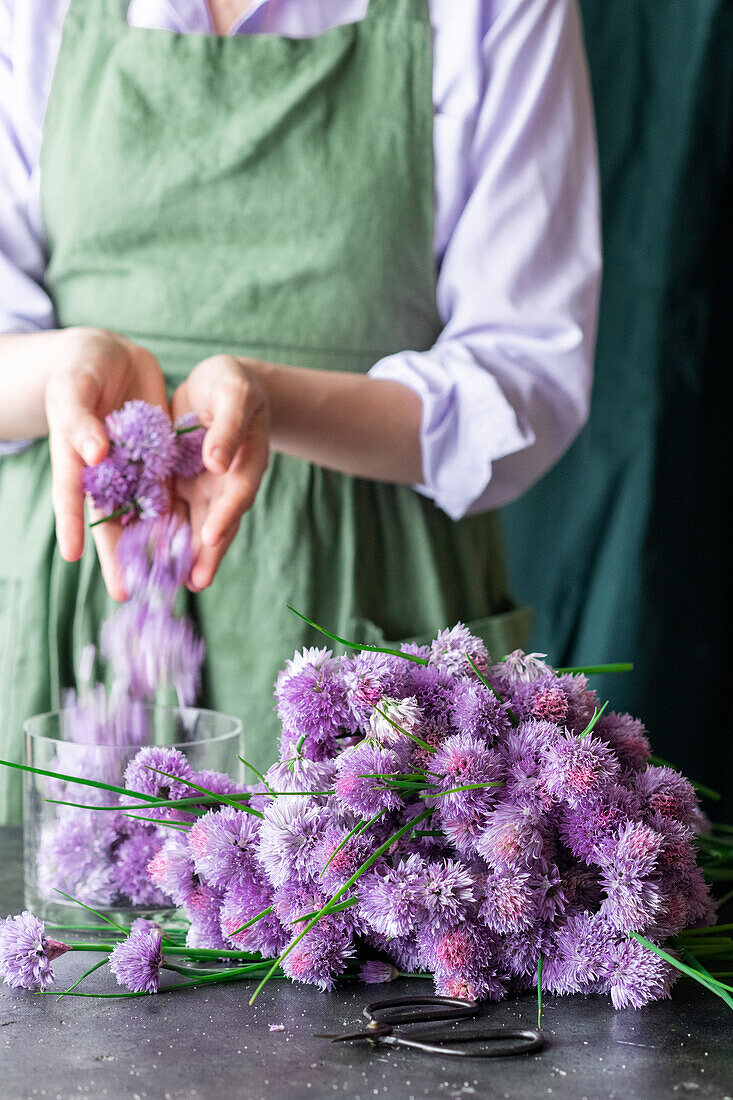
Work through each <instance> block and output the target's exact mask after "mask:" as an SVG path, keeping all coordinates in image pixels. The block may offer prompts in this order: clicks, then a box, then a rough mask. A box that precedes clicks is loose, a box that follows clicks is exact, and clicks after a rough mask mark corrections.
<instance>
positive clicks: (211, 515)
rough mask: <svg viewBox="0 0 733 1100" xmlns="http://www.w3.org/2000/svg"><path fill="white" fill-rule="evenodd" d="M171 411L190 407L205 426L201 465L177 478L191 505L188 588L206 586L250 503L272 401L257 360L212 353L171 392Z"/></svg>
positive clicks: (263, 457) (264, 457) (266, 446)
mask: <svg viewBox="0 0 733 1100" xmlns="http://www.w3.org/2000/svg"><path fill="white" fill-rule="evenodd" d="M172 409H173V417H174V419H176V420H177V419H178V417H179V416H183V415H184V413H188V412H194V413H196V415H197V416H198V418H199V420H200V422H201V423H202V424H203V425H204V427H206V428H207V429H208V430H207V432H206V436H205V438H204V445H203V459H204V465H205V467H206V469H205V470H204V471H203V473H201V474H199V475H198V477H194V478H186V479H184V478H178V479H177V481H176V491H177V494H178V496H179V497H180V498H181V499H182V500H183V501H185V503H186V504H187V505H188V510H189V517H190V520H191V526H192V529H193V548H194V552H195V555H196V557H195V560H194V565H193V569H192V571H191V578H190V581H189V588H190V589H191V591H192V592H199V591H200V590H201V589H202V588H206V587H207V586H208V585H210V584H211V582H212V580H213V578H214V575H215V573H216V571H217V569H218V568H219V565H220V564H221V561H222V558H223V557H224V555H225V553H226V552H227V550H228V549H229V546H230V545H231V542H232V540H233V538H234V536H235V535H236V533H237V530H238V528H239V521H240V519H241V518H242V516H243V515H244V513H245V512H246V511H248V509H249V508H251V507H252V505H253V503H254V500H255V497H256V495H257V490H258V489H259V486H260V482H261V481H262V477H263V474H264V473H265V470H266V469H267V463H268V459H269V454H270V404H269V399H268V395H267V391H266V389H265V387H264V386H263V384H262V383H261V381H260V380H259V378H258V374H257V371H256V370H255V368H254V365H253V364H252V363H250V361H249V360H246V359H238V358H235V357H233V356H231V355H214V356H212V358H210V359H204V360H203V362H201V363H199V364H198V366H196V367H195V368H194V369H193V371H192V372H191V374H190V375H189V377H188V378H187V379H186V381H185V382H183V383H182V384H181V385H180V386H179V387H178V389H177V390H176V392H175V393H174V395H173V401H172Z"/></svg>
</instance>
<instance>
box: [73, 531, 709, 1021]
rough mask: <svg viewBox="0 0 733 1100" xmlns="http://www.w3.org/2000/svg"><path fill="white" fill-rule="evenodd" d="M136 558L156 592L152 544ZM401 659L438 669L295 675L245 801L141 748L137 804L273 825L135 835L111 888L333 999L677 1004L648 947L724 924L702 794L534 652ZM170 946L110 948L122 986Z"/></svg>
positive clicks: (355, 663) (336, 668)
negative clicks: (348, 992)
mask: <svg viewBox="0 0 733 1100" xmlns="http://www.w3.org/2000/svg"><path fill="white" fill-rule="evenodd" d="M137 537H138V538H139V539H140V542H139V545H138V548H137V549H136V550H135V553H137V554H141V555H142V556H143V558H144V559H145V562H146V563H147V565H146V568H148V569H150V570H151V571H152V572H155V570H156V569H158V564H157V562H158V559H157V558H156V554H157V553H158V550H157V548H156V544H155V539H154V538H153V540H152V543H151V541H150V538H149V537H148V535H146V536H145V537H143V536H142V535H141V534H139V535H138V536H137ZM130 545H132V541H131V543H130ZM151 547H152V548H151ZM173 559H175V561H174V560H173ZM182 561H183V558H182V557H180V556H179V557H176V555H175V554H172V556H171V558H170V559H166V558H165V557H163V558H161V559H160V570H161V571H162V575H163V576H164V577H165V576H170V575H173V576H179V575H182V569H183V566H182V565H179V564H176V563H177V562H182ZM135 575H136V576H137V575H139V576H141V577H142V578H143V579H142V580H141V581H140V583H141V584H142V585H143V587H144V584H145V580H144V573H141V574H135ZM403 648H404V650H405V652H407V653H409V654H410V655H414V656H418V657H420V658H421V660H422V661H425V662H426V663H425V664H419V663H415V662H409V661H405V660H402V659H401V658H400V657H395V656H393V655H390V654H374V653H372V652H363V653H360V654H357V655H356V656H344V657H334V655H333V653H332V651H331V650H329V649H325V648H320V649H318V648H313V649H304V650H302V651H301V652H300V653H297V654H295V656H294V657H293V658H292V660H290V661H288V662H287V664H286V667H285V668H284V669H283V671H282V672H281V673H280V675H279V676H278V678H277V682H276V686H275V703H276V710H277V713H278V715H279V718H280V720H281V722H282V726H283V733H282V738H281V742H280V744H281V751H280V758H279V759H278V760H277V761H276V762H275V763H274V764H273V765H272V767H271V768H270V769H269V770H268V771H267V772H266V774H265V775H264V777H263V778H264V781H263V782H258V783H257V784H256V785H252V786H250V787H249V788H248V789H244V788H242V787H241V786H239V785H235V784H234V783H233V781H231V780H228V779H227V777H225V776H223V775H222V774H221V773H207V774H206V775H205V776H204V774H202V773H195V772H194V771H193V769H192V768H191V767H190V765H189V764H188V762H187V761H186V759H185V758H184V757H182V756H181V755H180V754H178V753H177V751H176V750H174V749H170V748H165V747H164V746H155V747H146V748H142V749H141V750H139V752H138V754H137V756H136V758H134V759H133V761H132V762H131V764H130V765H129V767H128V770H127V773H126V783H127V786H128V789H129V790H130V791H138V792H143V793H148V794H151V795H156V796H161V797H163V798H166V799H171V800H174V801H175V800H178V799H180V798H182V797H185V796H186V795H187V794H190V793H191V791H192V790H193V787H192V784H198V785H200V786H204V787H206V788H207V789H209V790H211V791H214V792H219V794H220V795H221V796H222V799H223V798H225V797H227V796H228V795H231V794H234V793H239V794H240V795H245V794H246V795H247V796H248V798H247V803H246V804H247V806H248V808H249V809H250V810H252V809H254V810H255V811H256V813H255V814H252V813H247V812H246V811H245V810H241V809H237V808H235V807H233V806H227V805H226V804H225V803H224V802H223V801H222V802H221V803H219V804H214V805H213V806H210V807H209V806H207V807H205V808H204V807H202V808H201V809H199V810H198V811H196V812H192V813H189V814H188V815H186V812H185V808H182V810H181V811H178V812H177V813H176V817H177V819H178V822H183V823H184V824H185V825H186V826H187V828H186V830H185V831H182V832H176V833H174V834H173V835H170V834H168V835H167V836H165V837H161V838H160V840H159V841H157V840H155V839H154V838H155V837H156V836H157V833H160V832H163V831H164V829H163V827H162V826H159V825H157V826H156V825H153V824H152V823H151V824H147V823H145V822H141V823H139V824H138V825H136V827H135V828H139V830H141V831H140V832H139V833H136V832H135V831H134V830H133V829H132V828H130V827H129V826H128V827H127V832H126V833H125V836H124V839H123V841H122V842H121V843H120V844H119V851H120V852H121V853H122V858H121V860H120V863H121V866H120V868H119V869H118V870H117V872H116V875H117V878H118V879H119V880H120V881H122V879H123V878H124V882H125V888H126V889H127V890H128V891H129V892H130V893H135V896H139V897H144V896H146V895H145V889H146V888H150V889H152V890H154V891H160V892H161V894H163V895H165V896H167V897H170V898H172V899H173V901H174V902H175V903H176V904H178V905H180V906H181V907H182V909H183V910H184V911H185V913H186V916H187V917H188V920H189V922H190V927H189V929H188V932H187V935H186V942H187V944H188V945H189V946H190V947H195V948H209V949H212V950H215V951H223V950H225V949H230V950H231V949H238V950H240V951H243V952H252V953H254V954H259V955H261V956H262V957H263V958H264V959H268V960H269V959H279V964H280V968H281V970H282V972H283V973H284V974H285V975H286V976H287V977H289V978H291V979H292V980H294V981H300V982H305V983H308V984H311V985H314V986H316V987H318V988H320V989H323V990H329V989H332V988H333V986H334V984H335V983H336V981H337V980H338V979H339V977H340V976H341V975H343V974H344V973H346V972H347V971H348V972H349V973H355V972H357V971H358V966H359V961H360V960H361V974H360V976H361V980H362V981H364V982H367V983H371V982H381V981H389V980H391V979H392V978H393V977H395V976H396V974H397V973H398V972H406V971H407V972H424V973H428V974H431V975H432V976H433V979H434V982H435V988H436V990H437V992H438V993H440V994H445V995H447V996H453V997H460V998H463V999H468V1000H499V999H501V998H502V997H505V996H507V995H508V994H509V993H512V992H516V991H520V990H527V989H530V988H532V986H533V985H536V983H537V980H538V977H537V976H538V966H539V962H540V960H542V969H541V982H542V988H543V989H544V990H547V991H551V992H553V993H557V994H571V993H602V994H605V995H607V996H609V997H610V999H611V1003H612V1004H613V1005H614V1006H615V1007H617V1008H621V1007H634V1008H637V1007H641V1006H642V1005H644V1004H648V1003H649V1002H651V1001H655V1000H658V999H660V998H663V997H666V996H668V995H669V990H670V988H671V985H672V983H673V980H674V977H675V973H676V972H675V970H674V967H673V966H672V965H671V963H669V962H668V961H667V960H665V959H664V958H661V957H660V956H658V955H657V954H655V952H654V951H653V950H651V949H650V948H649V947H646V946H644V944H642V943H641V942H640V941H639V940H638V939H637V938H636V937H637V936H641V937H643V938H644V939H645V940H646V941H647V942H648V943H650V944H652V946H653V947H654V946H656V945H660V948H661V945H663V944H665V942H666V941H667V939H668V938H669V937H672V936H676V935H677V934H678V933H680V932H682V931H684V930H685V929H689V928H702V927H704V926H706V925H709V924H711V923H713V921H714V918H715V912H714V905H713V902H712V899H711V896H710V893H709V890H708V887H707V885H706V883H705V880H704V878H703V875H702V872H701V870H700V868H699V866H698V861H697V851H696V842H697V841H696V830H697V831H699V830H701V829H702V830H703V831H704V827H705V826H704V818H703V817H702V815H701V812H700V809H699V806H698V802H697V798H696V795H695V791H694V789H693V788H692V786H691V784H690V783H689V782H688V781H687V780H686V779H685V778H684V777H683V776H681V775H679V774H678V773H676V772H674V771H673V770H671V769H670V768H666V767H657V766H652V765H650V764H649V762H648V761H649V744H648V740H647V737H646V733H645V731H644V728H643V726H642V725H641V723H640V722H638V721H637V720H636V719H634V718H632V717H630V716H629V715H623V714H615V713H614V712H610V711H605V712H604V713H603V715H602V716H601V717H600V718H598V714H599V712H600V711H601V708H602V704H603V702H604V700H601V699H599V698H598V696H597V694H596V693H595V691H593V689H592V688H591V687H590V686H589V684H588V681H587V678H586V677H585V676H584V675H581V674H573V673H563V674H562V675H557V674H556V673H555V672H554V670H553V669H552V668H551V666H550V665H549V664H548V663H547V662H546V660H545V658H544V657H543V655H541V654H524V653H523V652H521V651H515V652H514V653H512V654H510V655H509V657H508V658H507V659H506V660H505V661H502V662H492V660H491V658H490V656H489V654H488V653H487V652H486V650H485V646H484V644H483V642H481V640H480V639H478V638H474V637H472V636H471V635H470V634H469V633H468V631H467V629H466V627H465V626H463V625H462V624H458V626H456V627H455V628H453V630H449V631H443V632H441V633H440V634H439V635H438V637H437V638H436V639H435V641H434V642H433V643H432V644H431V645H427V646H418V645H409V646H405V647H403ZM469 658H470V659H469ZM476 670H478V673H477V671H476ZM594 715H595V716H596V719H597V720H596V723H595V726H594V728H593V729H592V730H590V731H589V730H588V726H589V724H590V723H591V722H592V721H593V718H594ZM154 769H157V770H154ZM161 772H167V773H169V775H170V776H171V777H172V778H168V777H167V776H164V775H161ZM189 809H190V807H189ZM173 813H174V808H172V807H162V808H160V809H157V810H155V809H153V808H151V809H150V810H146V809H145V807H144V806H143V807H142V808H141V810H140V815H142V816H144V815H145V814H149V815H150V817H153V816H155V817H160V818H163V819H164V820H165V819H167V820H170V819H171V815H172V814H173ZM174 821H175V818H174ZM118 826H119V822H116V821H113V822H112V823H111V833H112V834H114V831H115V829H116V828H117V827H118ZM75 829H76V830H77V831H74V830H72V829H70V830H69V832H68V848H69V851H68V856H67V857H65V858H67V859H68V862H69V863H73V858H74V857H73V852H74V850H75V849H76V848H77V846H78V844H79V840H78V837H79V832H78V826H77V825H75ZM107 843H108V840H107V838H100V844H107ZM155 843H159V845H160V846H159V847H158V848H157V850H154V844H155ZM147 844H150V846H151V851H152V856H151V858H150V860H149V862H148V864H147V868H146V872H147V883H143V882H142V880H141V878H140V864H141V861H142V855H143V852H144V850H145V846H146V845H147ZM81 866H86V864H84V861H83V859H80V860H79V867H81ZM93 878H94V876H90V881H91V880H92V879H93ZM105 888H106V883H105V880H104V876H102V877H100V878H99V880H98V881H97V882H96V885H95V889H98V890H99V891H100V893H103V892H104V889H105ZM109 888H110V889H112V890H113V891H114V890H116V889H117V886H115V884H114V882H113V883H112V884H111V885H110V886H109ZM137 891H139V893H137ZM143 933H144V935H145V936H146V937H147V939H143V938H142V937H143ZM156 935H157V933H156V930H155V929H152V930H151V929H149V928H147V929H141V931H140V938H138V939H136V940H134V941H133V938H132V937H130V939H129V940H127V941H124V944H118V945H117V946H116V947H115V952H116V953H117V956H118V957H122V958H124V959H125V960H126V962H125V964H124V965H123V964H118V963H116V964H115V965H116V966H117V970H116V971H115V972H116V973H117V974H118V977H119V976H120V975H121V974H122V975H123V978H122V980H123V982H124V984H127V985H128V987H129V988H137V989H155V988H157V983H158V982H159V980H160V979H159V975H160V965H162V962H161V955H160V950H159V948H160V941H159V940H157V939H156ZM125 945H127V946H125ZM130 945H132V946H130ZM664 950H665V951H667V952H669V951H670V950H673V945H670V944H667V945H666V947H665V948H664ZM375 956H376V958H375ZM364 960H368V961H364Z"/></svg>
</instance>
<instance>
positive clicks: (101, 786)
mask: <svg viewBox="0 0 733 1100" xmlns="http://www.w3.org/2000/svg"><path fill="white" fill-rule="evenodd" d="M0 766H2V767H5V768H15V769H16V770H17V771H21V772H30V773H32V774H33V775H47V776H48V777H49V778H50V779H61V780H63V781H64V782H65V783H78V784H80V785H81V786H82V787H94V788H96V789H97V790H100V791H110V792H111V793H112V794H122V795H124V796H125V797H126V798H139V799H140V800H141V801H142V802H156V801H158V799H156V798H155V797H154V796H153V795H150V794H140V793H139V792H138V791H128V790H127V788H126V787H114V786H113V785H112V784H111V783H99V782H97V780H96V779H80V778H79V776H77V775H64V774H63V773H62V772H49V771H46V770H45V769H44V768H32V767H31V766H30V764H14V763H13V762H12V760H0ZM172 778H174V779H175V778H177V776H173V777H172ZM188 785H189V786H190V787H192V786H193V784H192V783H189V784H188ZM208 793H212V792H208ZM99 808H101V807H99ZM114 809H116V810H118V809H119V806H115V807H114Z"/></svg>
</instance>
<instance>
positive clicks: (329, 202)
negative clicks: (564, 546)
mask: <svg viewBox="0 0 733 1100" xmlns="http://www.w3.org/2000/svg"><path fill="white" fill-rule="evenodd" d="M126 7H127V2H126V0H71V5H70V9H69V13H68V16H67V18H66V22H65V25H64V31H63V40H62V45H61V51H60V55H59V59H58V64H57V69H56V74H55V78H54V83H53V87H52V92H51V97H50V103H49V107H48V114H47V119H46V125H45V132H44V139H43V149H42V201H43V214H44V221H45V227H46V232H47V236H48V242H49V263H48V269H47V279H46V281H47V286H48V289H49V292H50V293H51V295H52V298H53V301H54V305H55V308H56V310H57V314H58V321H59V324H60V325H61V326H64V327H65V326H70V325H92V326H97V327H102V328H108V329H112V330H115V331H118V332H122V333H124V334H125V335H127V336H128V337H130V338H131V339H132V340H134V341H136V342H138V343H140V344H142V345H144V346H145V347H147V348H149V349H150V350H151V351H152V352H153V353H154V354H155V355H156V356H157V357H158V359H159V361H160V363H161V366H162V367H163V370H164V372H165V375H166V379H167V382H168V384H169V385H170V387H171V388H172V387H175V385H176V384H177V383H179V382H180V381H181V380H182V379H183V378H185V377H186V376H187V374H188V373H189V372H190V371H191V369H192V368H193V367H194V366H195V364H196V363H197V362H199V361H200V360H201V359H203V358H205V357H206V356H209V355H212V354H214V353H216V352H222V351H225V352H229V353H232V354H241V355H248V356H253V357H257V358H261V359H268V360H272V361H275V362H281V363H289V364H295V365H299V366H305V367H311V368H316V369H319V370H348V371H358V372H366V371H367V370H368V369H369V368H370V367H371V366H372V365H373V364H374V363H375V362H376V361H377V360H378V359H380V358H381V357H383V356H386V355H389V354H391V353H394V352H399V351H402V350H404V349H408V348H409V349H415V350H417V351H422V350H426V349H428V348H430V346H431V345H432V344H433V343H434V341H435V339H436V337H437V335H438V333H439V331H440V328H441V322H440V318H439V315H438V311H437V307H436V296H435V281H436V272H435V261H434V255H433V223H434V196H433V156H432V148H433V134H432V124H433V104H432V37H431V35H432V32H431V26H430V21H429V12H428V4H427V0H371V3H370V5H369V10H368V14H367V16H366V18H365V19H364V21H363V22H360V23H356V24H350V25H347V26H342V27H337V28H335V29H333V30H330V31H328V32H326V33H324V34H322V35H320V36H318V37H316V38H314V39H307V40H291V39H286V38H283V37H280V36H273V35H257V36H237V37H215V36H206V35H180V34H174V33H169V32H167V31H161V30H147V29H139V28H132V27H129V26H128V25H127V23H126V20H125V10H126ZM0 509H1V513H0V514H2V516H3V524H4V538H3V540H2V546H1V547H0V598H1V599H2V607H1V608H0V615H1V616H2V622H1V623H0V690H1V691H2V695H1V696H0V706H2V722H3V729H2V742H3V745H4V751H5V752H6V753H10V754H12V755H15V756H17V755H19V753H20V726H21V722H22V721H23V719H24V718H25V717H27V716H28V715H29V714H31V713H33V712H36V711H42V710H46V709H48V708H49V707H51V706H53V705H56V704H57V702H58V693H59V689H60V688H61V687H63V686H64V685H67V684H72V683H73V682H74V674H75V655H76V654H78V652H79V648H80V646H81V645H83V644H84V643H86V642H87V641H89V640H94V639H96V638H97V637H98V632H99V627H100V624H101V622H102V620H103V619H104V618H105V617H106V615H107V614H108V613H109V611H110V606H111V603H110V601H109V600H108V598H107V597H106V595H105V593H104V589H103V585H102V582H101V578H100V574H99V570H98V567H97V564H96V561H95V556H94V553H93V551H92V549H91V547H88V548H87V551H88V552H85V556H84V558H83V559H82V562H81V563H78V564H74V565H69V564H66V563H64V562H63V561H62V560H61V559H60V557H59V554H58V551H57V549H56V547H55V544H54V533H53V516H52V512H51V503H50V483H49V457H48V446H47V444H46V443H45V442H40V443H38V444H36V445H35V446H34V447H33V448H32V449H31V450H30V451H28V452H27V453H25V454H23V455H20V456H17V457H13V458H11V459H7V460H6V461H5V462H3V463H2V472H1V473H0ZM89 542H91V540H89ZM286 603H290V604H292V605H293V606H295V607H297V608H299V609H300V610H302V611H303V612H304V613H306V614H308V615H309V616H311V617H312V618H314V619H316V621H319V622H321V623H323V624H324V625H327V626H328V627H329V628H330V629H332V630H334V631H335V632H337V633H339V634H341V635H343V636H346V637H349V638H356V639H358V640H359V641H364V642H372V643H374V642H378V641H380V640H383V639H385V638H387V639H391V640H400V639H404V638H408V637H418V638H419V637H423V636H425V637H429V636H431V635H432V634H433V633H434V632H435V631H437V630H438V629H441V628H443V627H445V626H446V625H450V624H452V623H454V622H455V621H456V620H458V619H459V618H460V619H463V620H464V621H467V622H469V624H470V625H471V626H472V628H473V629H475V630H476V631H477V633H479V634H481V635H482V636H483V637H484V638H485V639H486V641H487V642H488V644H489V647H490V649H491V650H492V651H493V653H494V654H496V655H497V656H500V655H502V654H503V653H504V652H506V651H508V650H510V649H512V648H515V647H516V645H518V644H521V642H522V641H523V640H524V638H525V636H526V632H527V627H528V612H527V610H526V609H522V608H515V607H514V605H513V604H512V602H511V600H510V598H509V595H508V591H507V584H506V578H505V570H504V563H503V557H502V546H501V536H500V529H499V524H498V520H497V518H496V517H495V516H494V515H491V514H486V515H482V516H478V517H472V518H470V519H466V520H463V521H461V522H459V523H453V522H452V521H451V520H449V519H448V518H447V517H446V516H445V515H444V514H443V513H442V512H440V511H439V510H438V509H437V508H436V507H435V506H434V505H433V504H432V503H431V502H429V501H427V500H426V499H424V498H423V497H421V496H420V495H419V494H417V493H415V492H414V491H413V490H412V489H410V488H408V487H404V486H394V485H386V484H377V483H372V482H369V481H364V480H361V479H358V478H352V477H346V476H344V475H341V474H338V473H333V472H331V471H329V470H324V469H321V468H318V467H314V466H311V465H309V464H308V463H305V462H301V461H299V460H296V459H293V458H288V457H283V456H280V455H274V456H273V458H272V461H271V464H270V467H269V470H268V472H267V474H266V476H265V479H264V481H263V484H262V487H261V489H260V492H259V495H258V498H257V501H256V503H255V505H254V507H253V509H252V511H251V512H250V513H249V514H248V515H247V516H245V517H244V520H243V522H242V525H241V529H240V532H239V534H238V536H237V538H236V539H235V541H234V543H233V545H232V547H231V548H230V550H229V552H228V554H227V556H226V559H225V561H224V563H223V565H222V567H221V569H220V571H219V574H218V576H217V578H216V581H215V583H214V585H213V587H212V588H210V589H209V590H208V591H205V592H203V593H201V594H200V595H198V596H197V597H195V598H191V600H190V601H189V610H190V611H191V613H192V614H193V615H194V616H195V618H196V620H197V622H198V624H199V626H200V629H201V631H202V633H203V635H204V637H205V639H206V643H207V647H208V660H207V664H206V668H205V681H204V690H203V702H204V703H205V704H206V705H209V706H212V707H216V708H218V709H221V710H224V711H228V712H231V713H234V714H237V715H239V716H241V717H242V718H243V719H244V723H245V745H246V753H247V755H248V757H249V758H250V759H251V760H252V761H253V762H254V763H255V764H257V765H266V764H268V763H269V762H270V761H271V760H272V759H273V758H274V753H275V748H276V745H275V741H276V735H277V723H276V719H275V716H274V714H273V701H272V688H273V682H274V678H275V675H276V672H277V670H278V668H279V667H281V666H282V665H283V663H284V661H285V659H286V658H287V657H288V656H289V655H291V654H292V652H293V650H294V649H296V648H297V647H300V646H302V645H304V644H313V643H315V642H317V637H316V635H315V634H314V632H313V631H311V630H309V629H308V628H307V627H305V626H304V624H303V623H302V622H300V620H298V619H297V618H296V617H295V616H293V615H292V614H291V613H290V612H289V611H287V610H286V607H285V605H286ZM0 807H4V812H5V814H6V815H7V814H8V812H10V814H11V815H17V813H18V802H17V792H16V790H15V788H12V789H11V786H10V781H9V777H8V776H7V775H6V774H5V773H4V772H0Z"/></svg>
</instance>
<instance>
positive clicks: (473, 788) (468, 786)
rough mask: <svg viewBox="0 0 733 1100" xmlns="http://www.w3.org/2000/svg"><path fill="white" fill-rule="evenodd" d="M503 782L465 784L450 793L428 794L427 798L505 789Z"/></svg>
mask: <svg viewBox="0 0 733 1100" xmlns="http://www.w3.org/2000/svg"><path fill="white" fill-rule="evenodd" d="M503 786H504V783H503V782H502V780H500V779H497V780H495V781H494V782H493V783H464V784H463V786H462V787H452V788H451V790H449V791H436V793H435V794H426V795H425V797H426V798H445V796H446V795H447V794H458V793H459V791H476V790H483V789H484V788H485V787H503Z"/></svg>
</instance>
